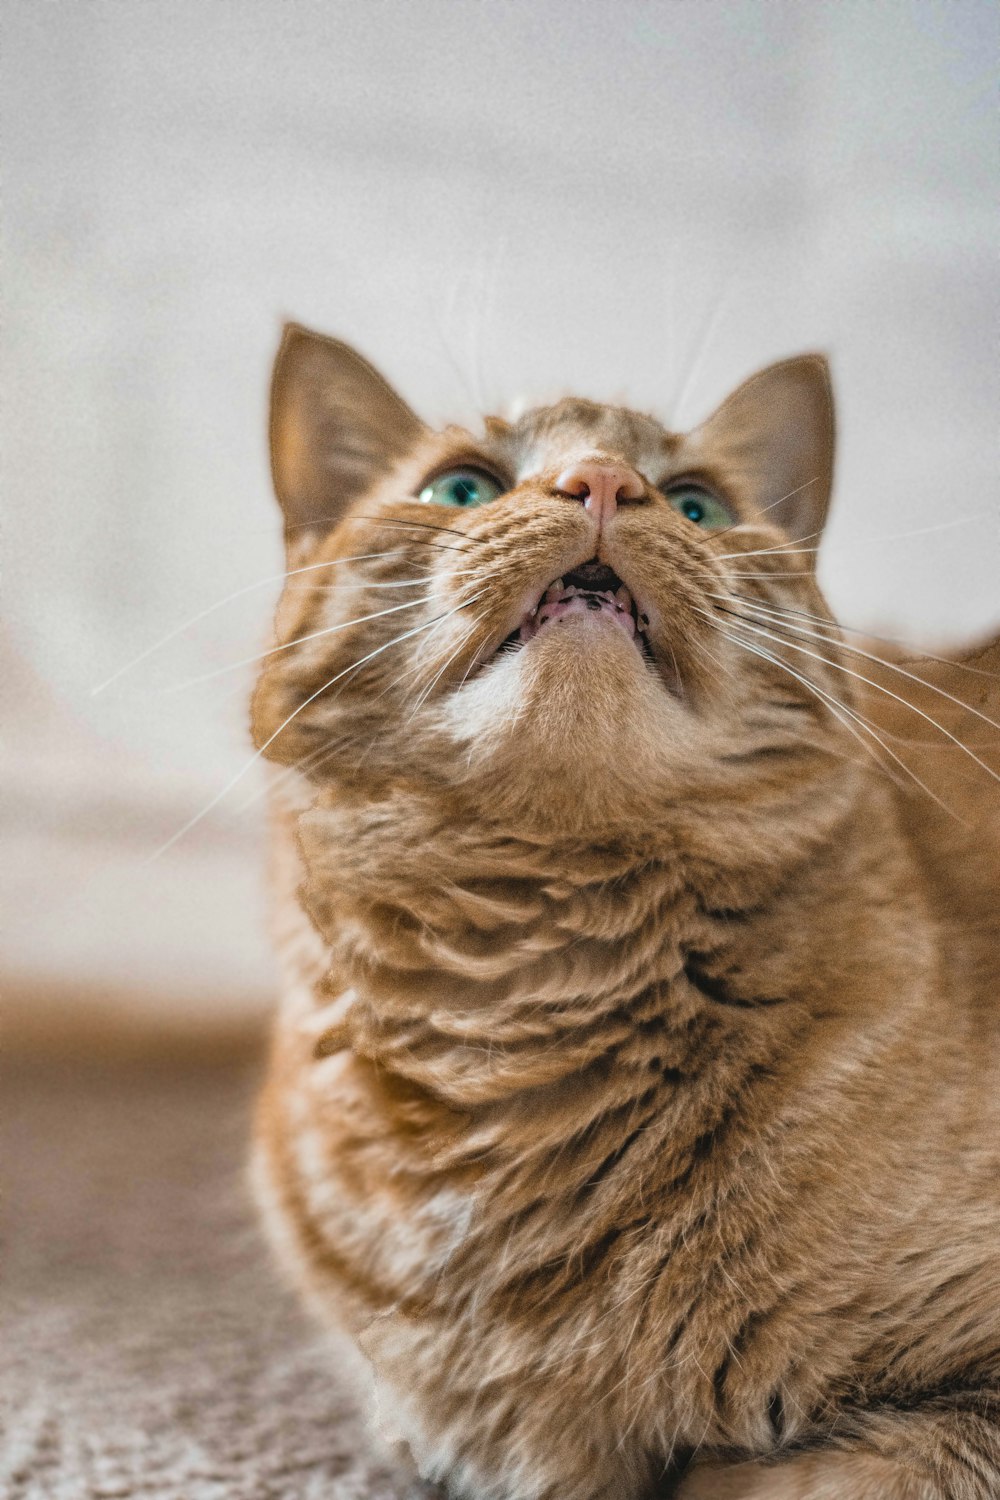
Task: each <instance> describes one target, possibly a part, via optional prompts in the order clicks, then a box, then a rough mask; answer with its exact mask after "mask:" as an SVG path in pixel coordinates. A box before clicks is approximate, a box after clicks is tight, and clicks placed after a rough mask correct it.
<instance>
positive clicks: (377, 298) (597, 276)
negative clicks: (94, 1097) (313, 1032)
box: [0, 0, 1000, 1037]
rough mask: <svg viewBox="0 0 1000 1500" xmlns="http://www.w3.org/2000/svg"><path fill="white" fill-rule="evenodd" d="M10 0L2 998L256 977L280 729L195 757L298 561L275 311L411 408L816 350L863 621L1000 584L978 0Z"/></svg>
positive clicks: (929, 621) (242, 1022) (178, 1021)
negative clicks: (831, 393) (282, 474)
mask: <svg viewBox="0 0 1000 1500" xmlns="http://www.w3.org/2000/svg"><path fill="white" fill-rule="evenodd" d="M4 31H5V39H4V48H3V53H4V58H3V67H4V79H3V90H2V94H3V111H4V120H3V152H4V166H3V175H4V204H3V208H4V221H5V223H4V229H5V237H6V248H5V254H4V269H5V277H6V295H7V312H6V317H5V328H4V333H5V360H4V375H3V379H4V389H3V406H2V413H3V429H4V431H3V505H4V511H5V516H4V525H3V544H4V567H3V597H4V603H3V617H4V637H3V647H2V652H3V661H2V670H3V676H4V682H5V691H4V712H3V721H4V736H3V740H4V743H3V757H4V762H3V796H4V808H3V814H2V829H3V840H4V848H5V860H4V863H3V871H2V880H3V887H4V888H3V890H2V896H0V899H2V902H3V909H4V912H5V919H4V944H5V953H4V958H3V962H2V967H0V975H2V977H3V978H4V979H5V981H6V991H7V996H8V1000H7V1025H8V1035H10V1034H11V1031H13V1034H15V1035H17V1034H23V1035H24V1036H29V1035H31V1034H33V1032H35V1031H37V1032H39V1033H41V1032H42V1031H44V1030H45V1029H46V1028H49V1029H51V1027H52V1026H53V1025H55V1026H57V1027H59V1026H62V1027H65V1026H66V1025H68V1024H69V1021H70V1019H72V1021H73V1022H74V1023H75V1025H76V1026H78V1027H84V1028H86V1027H87V1026H90V1027H92V1028H93V1030H94V1034H95V1036H103V1035H105V1034H107V1032H108V1030H109V1028H114V1027H118V1028H125V1029H128V1028H140V1029H141V1028H142V1027H144V1026H149V1027H151V1028H153V1029H155V1028H160V1029H161V1030H164V1031H172V1032H184V1033H186V1034H190V1035H192V1036H195V1037H197V1036H201V1035H205V1034H207V1033H209V1032H215V1031H219V1030H220V1029H221V1030H222V1031H225V1030H226V1029H227V1028H229V1029H231V1030H232V1029H236V1030H238V1029H240V1028H244V1027H250V1028H253V1027H256V1026H258V1024H259V1021H260V1018H261V1016H262V1014H263V1013H264V1011H265V1010H266V1008H267V1006H268V1004H269V1002H270V995H271V988H272V968H271V959H270V955H269V951H268V944H267V938H266V917H265V906H266V903H265V898H264V875H263V871H264V840H263V825H264V804H263V800H262V798H261V796H260V791H261V788H262V780H261V778H259V776H258V774H257V773H258V769H259V768H257V767H250V768H249V769H247V770H246V773H245V774H244V775H242V776H241V778H240V779H239V781H238V782H237V784H236V785H235V786H234V787H233V788H232V790H231V792H230V793H229V794H228V795H226V796H225V797H223V798H221V799H220V800H218V801H217V802H213V799H215V798H216V796H217V794H218V793H219V791H220V789H221V788H223V787H225V786H226V785H227V783H229V782H230V781H232V780H233V778H235V777H236V776H237V773H239V772H241V770H243V769H244V768H245V767H246V766H247V763H248V760H249V756H250V747H249V742H248V734H247V722H246V721H247V715H246V696H247V689H248V686H249V682H250V679H251V675H252V669H251V668H249V667H247V666H243V667H236V668H235V669H234V670H230V671H223V670H221V669H224V668H228V667H229V666H230V664H232V663H239V662H241V661H243V660H244V659H245V658H247V657H250V656H252V655H253V654H254V653H255V652H256V651H258V650H260V649H261V647H262V644H263V642H264V639H265V632H266V629H267V623H268V617H269V610H270V608H271V605H272V603H273V601H274V598H275V596H276V593H277V588H278V582H277V577H276V575H277V574H279V573H280V570H281V567H282V557H281V549H280V545H279V528H278V524H277V516H276V511H275V508H274V506H273V502H272V499H271V495H270V487H269V477H268V471H267V456H266V447H265V410H266V393H267V385H268V378H269V369H270V362H271V359H272V356H273V352H274V349H275V346H276V342H277V338H278V334H279V329H280V324H281V321H282V319H283V318H285V317H294V318H296V319H299V320H301V321H303V322H305V323H308V324H311V325H312V326H314V327H316V328H318V329H321V330H323V331H326V332H330V333H334V334H336V335H338V336H340V337H342V338H346V339H349V340H352V341H354V342H356V343H357V345H358V346H359V347H360V348H361V349H362V350H363V351H364V352H365V353H366V354H367V355H368V356H369V357H370V358H371V359H373V360H374V361H375V363H376V364H377V365H379V367H380V368H381V369H382V370H383V371H384V373H386V375H387V376H388V377H389V378H390V379H391V380H392V381H393V382H394V383H395V384H396V385H397V387H398V388H399V389H400V391H401V392H402V393H403V394H404V395H405V396H406V398H407V399H408V400H409V401H410V402H411V404H413V405H414V406H415V407H416V409H417V410H418V411H419V412H420V413H421V414H422V415H423V416H424V417H426V418H427V419H429V420H432V421H434V420H444V419H455V420H459V421H472V420H475V418H476V416H477V413H479V412H481V411H482V410H483V409H484V408H486V409H503V408H505V407H508V406H509V405H510V404H511V403H512V402H513V401H516V400H519V399H525V400H529V401H531V400H535V399H540V398H541V399H544V398H548V397H552V396H554V395H558V394H560V393H562V392H564V391H567V390H573V391H577V392H580V393H582V394H586V395H590V396H594V397H597V398H605V399H611V400H624V401H627V402H629V403H631V404H634V405H637V406H639V407H642V408H646V409H649V410H652V411H654V412H655V413H657V414H658V415H660V416H662V417H664V418H666V419H669V420H671V421H673V422H675V423H678V424H690V423H693V422H694V421H696V420H698V419H700V418H701V417H702V416H704V415H705V414H706V413H707V412H708V411H709V410H710V409H711V408H712V407H713V406H714V405H715V404H716V403H717V402H718V401H719V400H720V399H721V398H722V397H723V396H724V394H725V393H726V392H727V390H728V389H729V388H730V387H731V386H732V385H734V384H735V383H736V382H737V381H739V380H740V379H741V378H743V377H744V376H745V375H747V374H748V373H749V372H751V371H752V370H753V369H754V368H756V367H757V366H759V365H760V364H762V363H764V362H766V361H768V360H771V359H773V358H777V357H780V356H783V355H786V354H790V353H794V352H796V351H799V350H803V349H811V348H821V349H825V350H827V351H828V352H829V353H830V355H831V357H832V361H833V368H834V375H835V380H836V386H837V394H838V400H839V410H840V415H841V444H840V455H839V469H838V477H837V487H836V499H835V509H834V514H833V520H832V523H831V527H830V530H829V534H828V537H827V539H826V541H825V544H824V551H823V556H822V560H821V578H822V581H823V583H824V585H825V587H826V589H827V592H828V595H829V597H830V599H831V601H832V602H833V604H834V606H835V607H836V609H837V610H838V612H839V613H840V615H841V618H842V619H843V620H844V621H845V622H846V623H848V624H850V625H855V626H866V627H873V628H875V629H882V630H883V631H885V632H886V633H889V634H899V635H902V636H905V637H907V638H908V639H913V640H921V641H923V642H934V643H938V642H957V641H962V640H967V639H969V638H970V637H972V636H975V635H977V634H980V633H982V632H983V631H984V630H985V629H986V628H987V627H989V626H991V625H995V624H996V623H997V621H998V619H1000V590H998V587H997V581H998V579H1000V510H998V501H997V492H996V458H997V451H996V447H997V445H996V412H997V409H998V400H997V398H998V394H1000V391H998V384H1000V363H998V359H997V332H998V317H997V312H998V307H997V277H996V250H997V231H998V198H997V178H998V165H1000V163H998V144H997V131H996V113H995V90H994V78H995V71H996V62H997V53H998V39H1000V11H998V9H997V7H996V5H995V4H994V3H993V0H942V3H935V0H911V3H899V0H839V3H837V4H823V3H819V0H813V3H802V0H793V3H788V4H786V3H782V0H724V3H717V0H616V3H610V0H600V3H597V0H574V3H570V0H505V3H503V4H490V5H487V4H485V3H481V0H467V3H464V4H459V3H444V0H424V3H422V4H420V5H419V6H417V5H407V4H403V3H400V0H391V3H380V0H366V3H361V0H351V3H346V0H321V3H320V0H289V3H284V4H276V3H265V0H239V3H236V0H232V3H227V0H174V3H171V4H170V5H166V4H156V3H153V4H142V5H137V4H135V3H133V0H117V3H109V0H80V3H31V0H13V3H10V4H8V5H7V6H6V7H5V22H4ZM219 601H227V602H225V603H219V605H218V607H217V608H216V607H215V606H216V604H217V603H218V602H219ZM188 621H191V622H192V623H190V625H185V622H188ZM161 641H162V644H161V645H157V643H158V642H161ZM130 663H132V665H131V666H130V665H129V664H130ZM209 674H213V675H209ZM214 674H217V675H214ZM192 679H195V680H192ZM197 679H204V680H201V681H198V680H197ZM208 804H213V805H212V806H211V809H210V811H209V812H208V813H207V814H206V815H205V816H204V817H203V818H202V819H201V821H200V822H198V824H197V825H196V826H195V827H193V828H191V829H190V831H189V832H188V833H186V834H185V836H184V837H182V838H180V839H179V840H177V842H175V843H174V844H172V846H171V847H170V848H169V849H168V850H167V851H166V852H165V853H164V854H162V855H161V856H159V857H154V855H155V852H156V851H157V849H159V848H160V846H162V845H163V844H165V843H166V842H167V841H168V840H170V839H171V838H172V837H173V835H174V834H176V833H177V832H178V831H179V830H180V829H181V828H183V827H184V825H185V824H187V823H188V821H189V820H190V819H191V818H192V817H193V816H194V815H195V814H196V813H198V812H199V810H200V809H202V808H204V807H205V806H206V805H208Z"/></svg>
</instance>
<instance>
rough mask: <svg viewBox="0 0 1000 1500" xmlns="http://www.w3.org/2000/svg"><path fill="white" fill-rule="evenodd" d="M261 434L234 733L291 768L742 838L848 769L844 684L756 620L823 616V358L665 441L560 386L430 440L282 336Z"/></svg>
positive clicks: (311, 351)
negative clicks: (271, 554) (542, 401)
mask: <svg viewBox="0 0 1000 1500" xmlns="http://www.w3.org/2000/svg"><path fill="white" fill-rule="evenodd" d="M271 446H272V460H273V469H274V478H275V485H276V489H277V493H278V497H279V500H280V502H281V506H282V509H283V512H284V518H285V532H286V540H287V546H288V559H289V561H288V568H289V572H288V578H287V583H286V588H285V591H284V594H283V596H282V600H281V603H280V605H279V609H278V615H277V646H276V648H275V649H274V650H273V651H271V652H270V653H269V654H268V655H267V656H266V658H265V662H264V667H263V670H262V672H261V675H260V680H259V683H258V686H257V691H256V695H255V699H254V732H255V737H256V741H257V744H258V746H259V747H260V748H261V749H263V751H264V753H265V754H266V755H267V756H268V757H269V758H270V759H271V760H273V761H277V762H281V763H282V764H283V765H285V766H287V767H289V768H291V767H296V768H298V769H297V778H302V777H304V778H306V779H307V781H308V782H310V783H311V784H312V785H313V786H314V787H316V788H327V787H331V786H332V787H337V786H338V785H345V784H348V783H350V784H353V785H354V786H355V787H357V786H358V785H361V786H362V787H364V786H367V787H369V788H370V789H371V791H372V795H373V797H374V798H377V799H378V800H380V801H382V800H384V799H385V797H386V796H390V797H391V796H396V795H406V794H407V793H416V794H420V795H422V796H430V797H439V798H441V799H442V803H443V805H445V806H446V807H449V808H451V809H452V810H453V812H454V815H455V817H456V818H460V817H466V816H469V815H470V810H471V812H475V810H478V811H479V812H480V813H481V815H482V816H483V817H485V818H489V819H491V820H495V821H496V822H498V823H500V824H507V825H510V824H511V823H514V824H517V825H518V826H521V827H523V828H524V829H525V831H529V832H531V831H534V830H536V829H537V830H538V831H540V832H542V833H543V834H550V833H551V832H553V831H556V830H562V831H564V832H567V833H569V834H572V835H576V836H580V835H586V834H587V833H594V834H606V833H609V832H610V833H613V832H615V831H616V830H619V829H621V828H623V827H631V828H640V827H641V828H643V829H647V828H648V829H652V828H654V827H655V828H659V827H661V826H662V825H663V824H664V822H665V820H667V821H669V818H670V817H671V816H675V815H676V812H677V809H679V808H683V809H686V811H687V813H688V814H689V815H691V814H692V810H694V812H695V813H697V812H698V810H699V809H700V810H701V811H702V812H705V811H707V810H709V809H712V810H714V811H715V813H716V814H717V815H719V816H721V815H722V809H726V810H727V817H728V822H729V824H730V825H731V826H732V827H737V826H738V827H739V828H741V829H743V830H747V829H750V830H751V834H753V829H754V825H755V822H756V821H757V819H758V817H759V819H760V826H761V828H764V827H765V826H767V819H768V818H771V819H772V820H773V818H774V815H775V813H776V811H779V810H780V809H781V808H793V807H795V806H800V807H801V806H805V804H806V802H807V801H808V799H809V796H810V795H811V791H812V789H813V788H814V787H818V786H820V785H824V786H831V787H832V786H833V785H834V784H835V781H836V778H837V777H838V776H841V777H842V776H843V775H844V774H845V773H844V771H843V766H844V764H845V762H844V758H843V752H844V741H845V730H844V715H843V713H842V712H839V711H838V710H837V709H836V707H835V705H836V704H837V703H839V702H842V701H843V700H844V697H845V688H844V682H843V678H842V677H840V679H839V680H837V678H838V675H839V674H836V672H835V668H834V667H833V666H832V665H828V664H826V663H824V662H823V661H822V660H820V659H818V657H817V659H816V660H809V659H807V657H806V656H804V655H796V652H795V647H794V646H792V647H791V648H790V647H789V646H788V644H787V643H788V642H789V641H790V640H792V641H794V637H793V636H790V635H789V634H788V633H787V629H786V628H784V627H782V626H780V625H779V622H778V617H777V616H775V617H774V619H773V621H772V619H771V617H769V615H768V614H767V613H766V612H765V611H767V610H768V609H771V608H775V609H781V610H784V611H787V610H789V609H791V610H795V611H799V612H801V618H802V620H803V621H806V622H808V621H810V620H819V621H828V620H829V618H830V617H829V613H828V610H827V608H826V606H825V604H824V603H823V600H822V598H821V596H820V594H819V592H818V590H817V587H816V584H815V580H814V577H813V560H814V558H815V547H816V544H817V541H818V537H819V533H820V531H821V529H822V526H823V521H824V517H825V513H826V508H827V504H828V500H829V494H830V484H831V476H832V464H833V409H832V400H831V392H830V384H829V377H828V372H827V366H826V362H825V360H824V359H823V358H821V357H820V356H817V355H806V356H803V357H801V358H797V359H790V360H787V361H785V362H783V363H780V364H777V365H772V366H771V367H769V368H768V369H765V370H763V371H761V372H760V373H759V374H757V375H755V376H754V377H753V378H752V379H750V380H748V381H746V382H745V383H744V384H743V385H741V386H740V387H739V389H738V390H737V391H736V392H735V393H734V394H733V395H732V396H730V397H729V399H728V400H727V401H726V402H725V403H724V404H723V405H722V406H721V407H720V408H719V409H718V410H717V411H716V412H715V413H714V414H713V415H712V416H710V417H709V418H708V419H707V420H706V421H704V422H703V423H702V424H701V425H700V426H698V427H696V428H695V429H694V430H693V431H692V432H688V433H683V434H678V433H672V432H670V431H668V430H667V429H666V428H665V427H663V426H662V425H661V424H660V423H659V422H658V421H656V420H655V419H654V418H653V417H651V416H646V415H643V414H640V413H637V412H633V411H628V410H625V409H623V408H620V407H612V406H603V405H598V404H595V403H593V402H590V401H584V400H575V399H568V400H564V401H560V402H559V403H557V404H556V405H553V406H547V407H542V408H539V409H536V410H533V411H529V412H528V413H527V414H526V415H524V416H522V417H520V418H519V419H518V420H516V421H511V422H508V421H504V420H501V419H498V418H493V417H489V418H487V419H486V420H485V423H484V428H483V430H482V431H481V432H479V433H472V432H467V431H464V430H462V429H459V428H456V427H449V428H446V429H445V430H444V431H441V432H435V431H431V430H429V429H428V428H427V427H425V426H424V425H423V423H422V422H421V421H420V420H419V419H418V418H417V417H416V416H415V415H414V414H413V412H412V411H411V410H410V409H409V407H408V406H407V405H406V404H405V403H404V402H403V401H402V400H401V399H400V398H399V397H398V396H397V395H396V394H395V393H394V392H393V391H392V390H391V389H390V387H389V386H388V385H387V384H386V383H385V381H384V380H383V379H382V378H381V376H379V375H378V374H377V373H376V372H375V371H374V370H373V369H372V368H371V366H370V365H368V364H367V363H366V362H365V361H364V360H363V359H362V358H361V357H360V356H359V355H358V354H356V353H355V352H354V351H353V350H351V349H350V348H348V347H347V346H345V345H344V344H341V343H338V342H336V341H334V340H331V339H326V338H322V337H319V336H317V335H315V334H312V333H310V332H308V331H307V330H305V329H303V328H300V327H297V326H292V327H289V328H288V329H287V330H286V332H285V336H284V340H283V342H282V345H281V349H280V352H279V354H278V359H277V365H276V369H275V376H274V385H273V401H272V414H271ZM781 618H782V620H783V621H784V625H785V627H787V622H788V620H790V619H793V618H794V617H793V616H790V615H787V614H785V615H783V616H782V617H781ZM771 624H773V625H774V628H773V629H769V628H768V627H769V625H771ZM805 644H806V645H808V644H809V642H808V639H806V640H805ZM835 649H836V648H835V646H834V645H833V644H832V643H831V644H830V645H829V646H828V648H827V651H826V653H825V654H828V655H830V656H833V655H834V654H835ZM831 699H832V703H831ZM849 743H850V742H849V741H848V744H849ZM300 784H301V782H300ZM779 821H780V819H779ZM753 836H756V835H755V834H753Z"/></svg>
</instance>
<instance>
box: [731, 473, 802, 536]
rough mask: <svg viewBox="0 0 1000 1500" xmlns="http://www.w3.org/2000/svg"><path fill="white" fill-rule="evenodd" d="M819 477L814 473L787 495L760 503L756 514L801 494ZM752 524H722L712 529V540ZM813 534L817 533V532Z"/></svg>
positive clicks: (763, 513) (761, 513) (740, 522)
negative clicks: (763, 503) (716, 529)
mask: <svg viewBox="0 0 1000 1500" xmlns="http://www.w3.org/2000/svg"><path fill="white" fill-rule="evenodd" d="M819 477H820V476H819V475H818V474H814V475H813V477H812V478H811V479H807V480H806V481H805V483H804V484H798V485H796V486H795V489H794V490H789V491H788V493H787V495H779V496H778V498H777V500H772V501H771V503H770V505H762V506H761V507H760V509H759V510H758V511H757V515H759V516H766V515H767V513H768V511H769V510H774V508H775V506H777V505H784V503H785V501H786V500H792V499H794V497H795V496H796V495H801V493H802V491H803V490H807V489H808V488H809V486H810V485H811V484H817V483H818V481H819ZM754 520H756V516H755V517H754ZM753 524H754V522H753V521H750V522H747V521H734V522H733V524H732V526H723V527H722V528H721V529H720V530H719V531H713V532H712V540H713V541H718V540H719V538H720V537H724V536H728V535H729V533H730V532H731V531H736V530H737V529H738V527H740V526H746V525H751V526H752V525H753ZM815 534H816V535H818V533H815ZM803 540H805V538H803Z"/></svg>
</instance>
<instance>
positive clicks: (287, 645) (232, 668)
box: [163, 594, 434, 693]
mask: <svg viewBox="0 0 1000 1500" xmlns="http://www.w3.org/2000/svg"><path fill="white" fill-rule="evenodd" d="M433 603H434V596H433V595H432V594H425V595H424V596H423V598H421V599H407V600H404V602H403V603H402V604H391V605H390V606H389V607H388V609H377V610H375V612H374V613H373V614H370V615H358V616H357V618H356V619H354V620H341V621H340V623H339V624H337V625H327V626H326V627H325V628H324V629H323V630H312V631H310V632H309V634H308V635H300V636H297V637H296V638H295V640H293V641H282V642H281V644H280V645H278V646H270V647H269V648H268V649H267V650H266V651H259V652H258V653H257V654H256V655H255V656H245V657H244V658H243V659H242V661H234V662H230V663H229V665H228V666H226V667H215V668H213V670H212V671H211V672H202V673H200V675H199V676H197V677H189V678H188V679H187V681H186V682H175V683H174V684H173V685H172V686H171V687H168V688H164V689H163V692H164V693H182V692H184V691H185V689H187V688H192V687H197V686H198V684H199V683H201V682H212V681H214V680H215V679H216V678H217V677H225V676H228V674H229V673H230V672H238V671H239V669H240V668H241V667H249V666H252V665H253V664H254V663H255V662H259V661H266V660H267V658H268V657H269V656H275V655H277V653H278V652H280V651H291V649H292V647H293V646H302V645H304V644H305V642H306V641H315V640H319V638H320V637H321V636H326V635H336V633H337V631H339V630H349V629H350V628H351V626H352V625H364V624H366V623H367V622H368V621H369V620H380V619H382V617H383V616H384V615H395V614H398V613H399V611H400V610H402V609H416V608H418V606H419V605H421V604H433Z"/></svg>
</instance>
